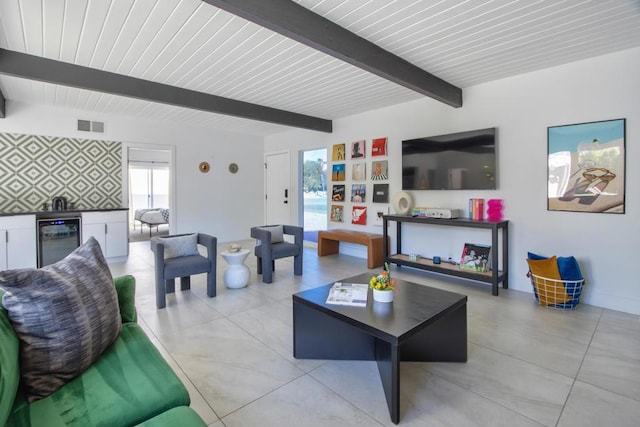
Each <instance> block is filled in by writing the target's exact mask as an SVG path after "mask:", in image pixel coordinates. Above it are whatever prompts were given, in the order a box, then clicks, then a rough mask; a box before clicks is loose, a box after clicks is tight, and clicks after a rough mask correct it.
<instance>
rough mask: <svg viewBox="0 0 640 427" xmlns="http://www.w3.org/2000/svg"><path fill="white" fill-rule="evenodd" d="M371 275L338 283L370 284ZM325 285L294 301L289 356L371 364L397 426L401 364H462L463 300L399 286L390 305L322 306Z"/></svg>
mask: <svg viewBox="0 0 640 427" xmlns="http://www.w3.org/2000/svg"><path fill="white" fill-rule="evenodd" d="M370 278H371V274H370V273H366V274H361V275H359V276H354V277H349V278H347V279H344V280H342V282H347V283H369V279H370ZM332 285H333V283H330V284H328V285H325V286H321V287H319V288H314V289H310V290H308V291H303V292H299V293H297V294H294V295H293V356H294V357H295V358H298V359H331V360H375V361H376V362H377V363H378V372H379V373H380V379H381V381H382V386H383V388H384V393H385V396H386V398H387V405H388V406H389V414H390V415H391V421H393V422H394V423H395V424H397V423H398V422H399V421H400V362H401V361H411V362H466V361H467V297H466V296H465V295H460V294H456V293H454V292H449V291H443V290H440V289H435V288H431V287H428V286H423V285H418V284H416V283H411V282H406V281H404V280H399V281H398V285H397V286H396V289H395V290H394V291H393V292H394V296H393V297H394V299H393V302H392V303H379V302H375V301H373V295H372V293H371V290H369V297H368V301H367V306H366V307H350V306H342V305H331V304H326V303H325V301H326V299H327V295H328V294H329V288H331V286H332Z"/></svg>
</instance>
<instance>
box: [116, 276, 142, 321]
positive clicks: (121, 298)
mask: <svg viewBox="0 0 640 427" xmlns="http://www.w3.org/2000/svg"><path fill="white" fill-rule="evenodd" d="M113 283H114V284H115V286H116V292H117V293H118V306H119V307H120V317H121V318H122V323H128V322H137V321H138V315H137V311H136V279H135V277H133V276H131V275H126V276H118V277H114V278H113Z"/></svg>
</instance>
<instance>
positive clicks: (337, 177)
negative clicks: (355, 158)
mask: <svg viewBox="0 0 640 427" xmlns="http://www.w3.org/2000/svg"><path fill="white" fill-rule="evenodd" d="M344 168H345V167H344V163H338V164H335V165H333V168H332V172H331V179H332V180H333V181H344V179H345V173H344Z"/></svg>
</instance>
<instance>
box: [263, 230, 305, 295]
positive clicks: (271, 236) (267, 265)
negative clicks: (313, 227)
mask: <svg viewBox="0 0 640 427" xmlns="http://www.w3.org/2000/svg"><path fill="white" fill-rule="evenodd" d="M284 234H289V235H292V236H294V242H293V243H289V242H287V241H286V240H284V236H283V235H284ZM251 237H253V238H254V239H257V240H258V242H256V248H255V251H254V252H255V255H256V257H257V258H258V274H262V281H263V282H264V283H272V282H273V272H274V271H275V268H276V263H275V260H276V259H279V258H285V257H290V256H292V257H294V259H293V274H295V275H296V276H301V275H302V241H303V238H304V235H303V228H302V227H297V226H295V225H265V226H262V227H252V228H251Z"/></svg>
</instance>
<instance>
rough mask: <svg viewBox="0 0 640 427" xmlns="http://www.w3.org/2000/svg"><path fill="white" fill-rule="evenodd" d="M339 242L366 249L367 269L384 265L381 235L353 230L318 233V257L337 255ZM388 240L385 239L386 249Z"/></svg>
mask: <svg viewBox="0 0 640 427" xmlns="http://www.w3.org/2000/svg"><path fill="white" fill-rule="evenodd" d="M340 242H347V243H357V244H359V245H365V246H366V247H367V268H376V267H380V266H381V265H383V264H384V257H383V251H382V250H383V246H382V234H375V233H367V232H364V231H354V230H342V229H334V230H326V231H318V256H325V255H333V254H337V253H338V251H339V248H340ZM388 247H389V239H388V238H387V248H388Z"/></svg>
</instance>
